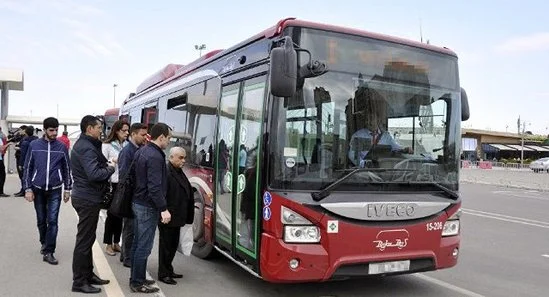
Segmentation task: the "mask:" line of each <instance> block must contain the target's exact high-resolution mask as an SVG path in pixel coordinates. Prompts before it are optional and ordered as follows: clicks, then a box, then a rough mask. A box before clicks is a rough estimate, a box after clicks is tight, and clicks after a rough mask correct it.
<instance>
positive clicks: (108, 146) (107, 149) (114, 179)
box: [101, 140, 128, 183]
mask: <svg viewBox="0 0 549 297" xmlns="http://www.w3.org/2000/svg"><path fill="white" fill-rule="evenodd" d="M127 144H128V142H127V141H124V142H123V143H122V145H120V143H119V142H118V141H117V140H115V141H113V142H110V143H103V145H102V146H101V150H102V151H103V155H104V156H105V158H107V160H112V159H116V160H117V161H118V154H120V151H121V150H122V148H123V147H125V146H126V145H127ZM109 181H110V182H111V183H118V162H117V163H116V166H114V173H113V174H112V175H111V177H110V178H109Z"/></svg>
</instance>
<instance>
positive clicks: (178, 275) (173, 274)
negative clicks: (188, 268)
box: [170, 272, 183, 278]
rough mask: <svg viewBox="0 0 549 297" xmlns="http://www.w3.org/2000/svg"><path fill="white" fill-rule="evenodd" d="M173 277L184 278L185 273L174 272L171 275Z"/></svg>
mask: <svg viewBox="0 0 549 297" xmlns="http://www.w3.org/2000/svg"><path fill="white" fill-rule="evenodd" d="M170 276H171V277H172V278H183V274H179V273H175V272H172V274H171V275H170Z"/></svg>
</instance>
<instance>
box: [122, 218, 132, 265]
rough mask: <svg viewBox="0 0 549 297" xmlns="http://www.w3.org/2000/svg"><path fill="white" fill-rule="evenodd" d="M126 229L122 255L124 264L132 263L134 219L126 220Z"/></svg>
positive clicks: (123, 232)
mask: <svg viewBox="0 0 549 297" xmlns="http://www.w3.org/2000/svg"><path fill="white" fill-rule="evenodd" d="M123 222H124V227H123V230H122V253H120V261H121V262H124V263H131V262H132V260H131V259H132V245H133V219H132V218H124V220H123Z"/></svg>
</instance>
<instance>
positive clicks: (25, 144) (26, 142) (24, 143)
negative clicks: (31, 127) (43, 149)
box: [17, 135, 38, 166]
mask: <svg viewBox="0 0 549 297" xmlns="http://www.w3.org/2000/svg"><path fill="white" fill-rule="evenodd" d="M36 139H38V137H37V136H35V135H32V136H25V137H24V138H23V139H22V140H21V142H19V151H20V154H21V155H20V156H19V159H17V166H24V164H25V160H26V159H27V152H28V151H29V146H30V143H31V142H33V141H34V140H36Z"/></svg>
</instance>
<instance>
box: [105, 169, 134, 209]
mask: <svg viewBox="0 0 549 297" xmlns="http://www.w3.org/2000/svg"><path fill="white" fill-rule="evenodd" d="M134 164H135V161H132V162H131V164H130V168H129V169H128V171H127V172H126V176H124V177H120V179H119V181H118V185H117V187H116V191H115V192H114V196H113V198H112V202H111V206H110V208H109V211H110V212H111V213H112V214H114V215H115V216H118V217H121V218H133V210H132V200H133V194H134V191H135V166H134Z"/></svg>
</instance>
